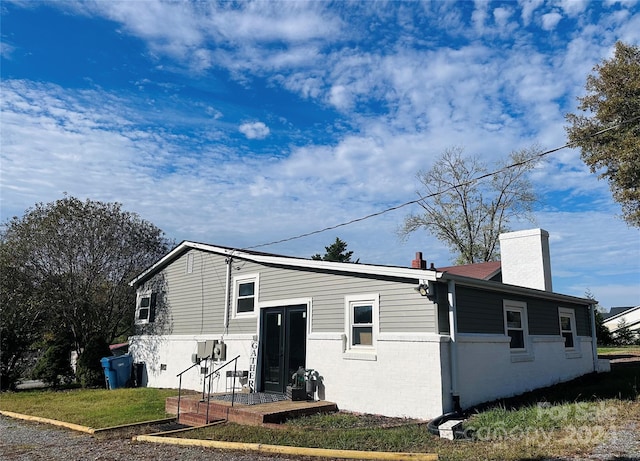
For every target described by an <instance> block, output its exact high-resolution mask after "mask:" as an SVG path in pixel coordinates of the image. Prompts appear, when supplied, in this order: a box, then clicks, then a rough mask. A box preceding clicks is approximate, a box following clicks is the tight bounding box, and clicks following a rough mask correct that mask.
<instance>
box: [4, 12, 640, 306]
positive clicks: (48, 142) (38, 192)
mask: <svg viewBox="0 0 640 461" xmlns="http://www.w3.org/2000/svg"><path fill="white" fill-rule="evenodd" d="M0 9H1V10H0V14H1V17H0V19H1V21H2V28H1V40H2V67H1V76H2V83H1V85H2V97H1V101H0V104H1V109H2V113H1V119H0V129H1V133H0V134H1V141H0V142H1V144H0V149H1V162H2V163H1V164H0V166H1V177H0V188H1V189H0V192H1V196H0V206H1V210H0V213H1V214H0V218H2V221H4V220H6V219H7V218H9V217H11V216H14V215H18V216H21V215H22V214H23V213H24V211H25V210H26V209H27V208H28V207H30V206H32V205H33V204H35V203H36V202H50V201H53V200H56V199H58V198H61V197H62V196H63V193H65V192H66V193H68V194H70V195H73V196H76V197H79V198H91V199H93V200H103V201H119V202H121V203H123V205H124V207H125V208H126V209H127V210H131V211H135V212H137V213H138V214H140V215H141V216H142V217H143V218H145V219H147V220H149V221H151V222H153V223H154V224H156V225H157V226H159V227H160V228H162V229H163V230H164V231H165V232H166V233H167V235H168V236H169V237H171V238H174V239H175V240H177V241H180V240H183V239H188V240H194V241H201V242H207V243H213V244H219V245H226V246H237V247H248V246H254V245H260V244H263V243H268V242H272V241H275V240H281V239H287V238H289V237H294V236H297V235H300V234H303V233H307V232H312V231H314V230H317V229H322V228H325V227H328V226H333V225H335V224H339V223H342V222H346V221H350V220H352V219H354V218H359V217H362V216H366V215H368V214H371V213H375V212H377V211H380V210H383V209H386V208H388V207H392V206H395V205H398V204H401V203H404V202H408V201H410V200H413V199H415V198H416V190H418V189H419V183H418V181H417V180H416V173H417V172H418V171H419V170H425V169H428V168H429V167H430V166H431V165H432V164H433V162H434V160H435V159H436V158H437V157H438V156H439V155H441V153H442V152H443V151H444V150H445V149H447V148H450V147H455V146H460V147H463V148H464V149H465V153H467V154H470V155H471V154H473V155H478V156H480V157H481V158H482V159H484V160H485V161H487V162H489V163H490V162H493V161H496V160H497V159H499V158H503V157H505V156H506V155H507V154H508V153H509V152H511V151H514V150H518V149H522V148H526V147H530V146H532V145H534V144H536V145H538V146H539V147H540V148H541V149H551V148H555V147H558V146H562V145H563V144H565V142H566V136H565V132H564V126H565V122H564V114H566V113H567V112H572V111H575V110H576V97H577V96H580V95H582V94H584V82H585V79H586V76H587V75H588V74H589V73H590V71H591V69H592V68H593V66H594V65H595V64H596V63H598V62H600V61H601V60H602V59H604V58H608V57H610V56H611V55H612V50H613V45H614V43H615V42H616V41H617V40H622V41H624V42H626V43H632V44H638V43H640V3H638V2H637V1H622V2H620V1H603V2H583V1H578V0H565V1H554V2H547V1H544V0H521V1H518V2H515V1H512V2H486V1H477V2H470V1H469V2H446V1H432V2H424V3H422V2H331V3H330V2H322V1H314V2H304V1H296V2H293V1H287V2H276V1H269V2H267V1H259V2H233V3H232V2H221V3H216V2H156V1H151V0H147V1H119V0H115V1H93V2H90V1H88V2H64V1H56V2H45V1H37V2H27V1H16V2H13V1H7V0H5V1H3V2H2V6H1V7H0ZM531 179H532V181H533V184H534V186H535V191H536V192H537V194H538V196H539V199H540V201H539V204H538V205H537V208H536V211H535V219H536V221H535V223H529V222H526V221H523V222H513V223H512V224H511V227H512V229H513V230H521V229H526V228H530V227H542V228H544V229H546V230H547V231H549V233H550V236H551V237H550V245H551V263H552V272H553V283H554V291H557V292H561V293H565V294H571V295H576V296H583V295H584V294H585V291H586V290H590V291H591V292H592V293H593V294H594V295H595V296H596V298H597V299H598V300H599V301H600V302H601V304H602V305H603V306H604V307H605V308H608V307H612V306H627V305H628V306H630V305H638V304H640V232H639V231H638V230H637V229H633V228H628V227H627V226H626V224H624V222H623V221H622V220H621V219H620V217H619V213H620V209H619V207H618V206H617V205H616V204H615V203H613V202H612V200H611V194H610V192H609V189H608V185H607V184H606V183H605V182H603V181H598V180H597V176H596V175H595V174H592V173H591V172H590V171H589V169H588V168H587V167H585V165H584V164H583V163H582V162H581V160H580V153H579V151H577V150H575V149H564V150H561V151H559V152H557V153H555V154H552V155H550V156H548V157H547V158H546V160H545V161H544V162H543V163H541V164H540V165H538V167H537V168H536V169H535V171H534V172H533V173H532V177H531ZM417 211H418V210H416V209H412V208H410V207H405V208H402V209H400V210H398V211H394V212H391V213H386V214H383V215H381V216H379V217H376V218H372V219H368V220H365V221H362V222H359V223H357V224H353V225H350V226H345V227H341V228H339V229H336V230H333V231H329V232H324V233H320V234H316V235H313V236H311V237H307V238H302V239H295V240H291V241H288V242H286V243H280V244H277V245H271V246H265V247H261V248H260V249H261V250H263V251H269V252H273V253H280V254H287V255H294V256H302V257H309V256H311V255H312V254H315V253H322V252H323V250H324V246H326V245H328V244H329V243H331V242H332V241H333V240H334V239H335V238H336V237H337V236H339V237H340V238H342V239H343V240H345V241H347V242H348V244H349V249H351V250H353V251H354V256H355V257H357V258H360V261H361V262H365V263H374V264H391V265H409V264H410V262H411V260H412V259H413V257H414V254H415V252H416V251H422V252H423V254H424V256H425V258H426V259H427V260H428V261H429V262H434V263H435V265H436V266H446V265H449V264H451V262H452V260H453V256H452V255H451V254H450V253H449V252H448V250H447V248H446V247H445V245H443V244H442V243H440V242H438V241H437V240H436V239H434V238H433V237H432V236H430V235H429V234H427V233H426V232H420V233H417V234H414V235H413V236H412V237H410V238H409V239H408V240H407V241H400V240H399V239H398V237H397V235H396V230H397V228H398V226H399V225H400V224H401V223H402V221H403V219H404V217H405V216H406V215H407V214H409V213H411V212H417Z"/></svg>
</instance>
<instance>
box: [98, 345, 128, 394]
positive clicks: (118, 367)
mask: <svg viewBox="0 0 640 461" xmlns="http://www.w3.org/2000/svg"><path fill="white" fill-rule="evenodd" d="M132 362H133V359H132V357H131V355H129V354H124V355H120V356H117V357H116V356H114V357H103V358H102V359H100V363H102V368H104V377H105V379H106V381H107V387H108V388H109V389H119V388H122V387H126V385H127V383H128V382H129V380H130V379H131V364H132Z"/></svg>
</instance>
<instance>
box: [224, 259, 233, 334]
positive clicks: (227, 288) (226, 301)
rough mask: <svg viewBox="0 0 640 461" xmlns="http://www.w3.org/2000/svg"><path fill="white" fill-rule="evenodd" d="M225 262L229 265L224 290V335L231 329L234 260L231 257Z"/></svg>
mask: <svg viewBox="0 0 640 461" xmlns="http://www.w3.org/2000/svg"><path fill="white" fill-rule="evenodd" d="M225 262H226V263H227V277H226V280H225V289H224V320H223V325H224V334H226V333H227V329H228V328H229V306H230V305H231V266H232V264H233V258H232V257H231V256H229V257H228V258H227V259H225Z"/></svg>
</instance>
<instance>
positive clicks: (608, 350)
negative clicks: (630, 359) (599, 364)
mask: <svg viewBox="0 0 640 461" xmlns="http://www.w3.org/2000/svg"><path fill="white" fill-rule="evenodd" d="M598 355H602V356H607V355H639V356H640V346H615V347H614V346H611V347H598Z"/></svg>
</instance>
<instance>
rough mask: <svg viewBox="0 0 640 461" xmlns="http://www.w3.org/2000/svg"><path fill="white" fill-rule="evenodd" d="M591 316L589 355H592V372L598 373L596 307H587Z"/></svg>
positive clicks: (592, 305) (591, 305)
mask: <svg viewBox="0 0 640 461" xmlns="http://www.w3.org/2000/svg"><path fill="white" fill-rule="evenodd" d="M589 315H590V316H591V353H592V354H593V371H595V372H597V371H598V336H597V335H596V305H595V304H590V305H589Z"/></svg>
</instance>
